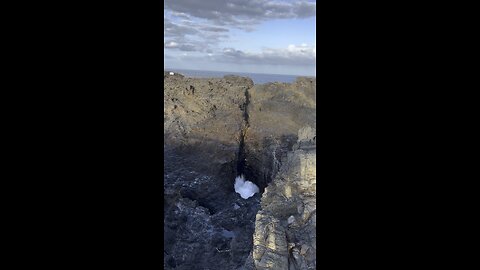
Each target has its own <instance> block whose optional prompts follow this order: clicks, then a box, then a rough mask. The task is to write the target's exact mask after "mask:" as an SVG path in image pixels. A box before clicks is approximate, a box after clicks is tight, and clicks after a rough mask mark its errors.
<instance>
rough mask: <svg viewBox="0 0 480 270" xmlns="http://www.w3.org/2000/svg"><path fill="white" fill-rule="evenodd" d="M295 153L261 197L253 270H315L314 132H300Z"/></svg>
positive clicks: (257, 218)
mask: <svg viewBox="0 0 480 270" xmlns="http://www.w3.org/2000/svg"><path fill="white" fill-rule="evenodd" d="M298 137H299V140H298V143H297V144H296V145H295V147H294V151H293V152H291V153H288V154H287V158H286V160H285V161H284V162H283V164H282V166H281V169H280V171H279V172H278V174H277V176H276V178H275V179H274V181H273V182H272V183H270V184H269V185H268V187H267V188H266V189H265V192H264V193H263V196H262V202H261V210H260V211H259V212H258V213H257V216H256V222H255V234H254V249H253V259H254V261H255V266H256V269H258V270H264V269H291V270H293V269H316V256H315V253H316V252H315V250H316V234H315V228H316V155H315V154H316V145H315V144H316V143H315V141H316V140H315V129H313V128H311V127H309V126H308V127H305V128H303V129H301V130H300V131H299V135H298Z"/></svg>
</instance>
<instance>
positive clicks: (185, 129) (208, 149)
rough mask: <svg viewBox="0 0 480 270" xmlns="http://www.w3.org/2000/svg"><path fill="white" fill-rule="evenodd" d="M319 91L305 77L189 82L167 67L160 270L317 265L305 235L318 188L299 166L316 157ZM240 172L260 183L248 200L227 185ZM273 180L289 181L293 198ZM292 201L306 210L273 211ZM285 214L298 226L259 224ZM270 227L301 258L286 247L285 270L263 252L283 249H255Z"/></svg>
mask: <svg viewBox="0 0 480 270" xmlns="http://www.w3.org/2000/svg"><path fill="white" fill-rule="evenodd" d="M315 87H316V85H315V80H314V79H313V80H312V79H307V78H299V79H298V80H297V81H296V82H295V83H294V84H278V83H276V84H266V85H254V84H253V82H252V80H250V79H248V78H243V77H236V76H225V77H224V78H221V79H193V78H188V77H184V76H182V75H180V74H175V75H170V74H169V73H167V72H166V73H164V139H165V144H164V157H165V158H164V168H165V169H164V176H165V183H164V194H165V199H164V202H165V204H164V212H165V214H164V220H165V227H164V236H165V238H164V239H165V240H164V241H165V242H164V247H165V250H164V267H165V269H267V268H268V269H289V268H288V267H289V266H288V265H289V264H291V265H292V266H290V268H291V269H308V268H305V267H309V266H311V265H312V260H313V265H314V262H315V260H314V257H313V259H312V257H311V254H310V253H311V252H313V250H314V248H315V246H314V244H312V243H311V242H308V241H303V240H302V239H303V238H302V237H310V238H311V235H312V232H313V234H314V225H313V227H312V225H311V222H312V221H311V220H314V218H312V217H311V215H312V214H311V212H312V210H311V208H312V207H311V203H312V200H311V199H312V198H311V196H313V198H314V197H315V190H314V189H313V190H312V186H311V185H312V183H311V182H312V181H310V180H311V179H310V178H311V177H312V176H311V173H310V174H302V173H301V172H299V171H298V168H300V167H301V166H303V165H298V164H300V163H301V162H300V161H301V160H303V161H302V162H305V155H307V156H308V155H310V156H308V158H306V160H309V161H308V162H307V163H308V164H309V165H308V166H309V168H310V166H311V162H312V160H311V155H312V153H315V150H314V149H315V147H312V143H311V142H312V140H313V141H314V139H315V138H313V139H312V137H314V136H315V135H312V134H314V131H312V130H314V128H315V118H316V117H315V106H316V102H315ZM304 126H310V127H312V128H311V129H308V128H307V129H302V127H304ZM299 130H302V131H301V132H300V135H299V133H298V132H299ZM305 134H307V135H305ZM299 136H300V141H298V138H299ZM305 137H308V138H310V139H311V140H310V141H309V140H307V141H308V142H306V141H305V140H304V139H302V138H305ZM305 145H308V146H306V148H305ZM313 145H314V144H313ZM302 153H303V154H302ZM302 155H303V156H302ZM313 155H314V154H313ZM302 157H303V159H302ZM298 162H300V163H298ZM309 162H310V163H309ZM301 164H303V163H301ZM298 166H300V167H298ZM309 170H311V168H310V169H309ZM240 174H244V175H245V176H246V179H247V180H250V181H252V182H254V183H255V184H257V185H258V186H259V187H260V193H259V194H255V195H254V196H253V197H251V198H249V199H247V200H244V199H242V198H241V197H240V196H239V194H237V193H235V192H234V188H233V183H234V180H235V177H236V176H237V175H240ZM294 175H298V177H294ZM308 177H310V178H308ZM313 177H314V176H313ZM307 178H308V179H310V180H307ZM314 178H315V177H314ZM272 180H273V182H272ZM305 181H307V182H308V181H310V182H308V183H307V182H305ZM276 186H289V188H290V193H289V196H290V198H289V200H291V201H289V200H286V201H283V197H282V200H280V198H277V197H276V196H273V197H272V196H271V195H269V194H272V193H276V192H277V191H275V188H276ZM266 187H267V188H266ZM265 188H266V189H265ZM305 190H308V192H305ZM264 191H265V192H264ZM262 194H263V195H262ZM307 194H308V196H310V197H308V196H307ZM312 194H313V195H312ZM302 196H303V197H302ZM287 198H288V197H287ZM292 202H294V203H295V204H296V205H304V206H303V208H302V210H303V211H305V212H302V213H301V214H299V213H297V212H298V211H299V210H298V209H297V210H296V211H297V212H295V213H294V212H293V210H289V209H290V208H291V207H290V208H288V207H287V208H285V209H282V211H277V208H275V207H281V205H283V204H285V203H287V204H289V206H290V205H292V204H291V203H292ZM313 207H314V206H313ZM260 208H261V209H260ZM305 209H306V210H305ZM259 210H260V211H259ZM307 212H308V213H310V214H309V217H308V220H307V217H304V213H307ZM257 213H258V214H257ZM259 215H260V216H259ZM285 215H288V216H287V217H286V218H287V219H288V218H289V217H290V216H294V218H295V222H297V223H291V224H299V225H298V226H299V227H288V226H287V225H288V224H287V225H285V226H286V227H284V230H280V231H279V232H276V231H275V230H273V229H271V228H270V227H268V226H267V225H265V224H269V223H270V219H272V220H275V219H278V220H279V223H278V224H280V223H281V222H283V219H284V216H285ZM302 222H306V223H305V224H303V223H302ZM287 223H288V222H287ZM282 224H283V223H282ZM300 224H303V225H300ZM282 226H283V225H282ZM302 226H303V227H302ZM266 227H268V228H269V229H268V231H266V232H265V235H269V237H270V238H268V239H270V240H268V239H267V241H271V236H270V235H271V234H272V233H274V234H275V233H279V234H283V233H284V238H285V241H286V242H287V244H286V246H287V247H289V246H291V245H292V244H295V245H296V248H297V249H299V252H300V253H299V254H300V255H299V256H304V255H305V254H307V257H306V259H305V260H303V261H302V260H301V258H303V257H299V256H297V255H294V254H296V253H295V252H296V249H294V248H288V249H287V250H286V252H287V253H286V254H287V256H286V257H285V258H287V264H282V266H279V267H284V266H285V265H286V267H287V268H272V266H271V265H269V264H268V262H267V261H268V260H269V259H268V258H269V257H268V256H269V255H268V254H269V252H276V250H277V249H278V251H280V250H281V252H283V251H284V248H283V247H284V245H282V244H281V243H279V244H278V245H276V246H275V247H276V249H273V251H272V250H261V248H260V246H261V245H262V244H265V243H263V242H261V241H260V240H261V238H258V237H259V236H261V235H262V233H260V231H261V230H264V228H266ZM289 228H294V229H289ZM300 228H302V229H300ZM287 229H288V230H287ZM309 230H310V231H309ZM303 233H308V234H306V235H303ZM254 236H255V241H256V242H255V243H254ZM287 236H288V237H287ZM257 238H258V239H257ZM310 238H309V239H310ZM254 244H255V246H254ZM304 244H305V247H304V249H303V250H302V247H303V245H304ZM307 246H308V248H309V249H310V251H308V252H310V253H308V252H307V251H306V249H305V248H307ZM282 254H283V253H282ZM313 254H314V253H313ZM292 256H293V257H292ZM295 256H296V257H295ZM308 256H310V257H308ZM290 257H291V258H290ZM282 258H283V257H282ZM292 258H293V259H292ZM262 267H263V268H262ZM273 267H276V266H273ZM293 267H297V268H293ZM302 267H303V268H302Z"/></svg>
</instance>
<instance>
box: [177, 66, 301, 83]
mask: <svg viewBox="0 0 480 270" xmlns="http://www.w3.org/2000/svg"><path fill="white" fill-rule="evenodd" d="M168 71H172V72H177V73H180V74H183V75H185V76H187V77H192V78H223V76H225V75H237V76H243V77H249V78H250V79H252V80H253V82H254V83H255V84H263V83H269V82H282V83H292V82H294V81H295V80H296V79H297V77H298V76H295V75H278V74H261V73H242V72H220V71H208V70H188V69H168Z"/></svg>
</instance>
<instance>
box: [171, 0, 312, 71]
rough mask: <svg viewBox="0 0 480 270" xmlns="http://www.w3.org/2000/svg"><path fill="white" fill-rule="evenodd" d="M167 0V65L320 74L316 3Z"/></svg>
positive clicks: (305, 0)
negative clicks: (317, 67)
mask: <svg viewBox="0 0 480 270" xmlns="http://www.w3.org/2000/svg"><path fill="white" fill-rule="evenodd" d="M164 1H165V2H164V3H165V4H164V10H163V11H164V15H163V16H164V17H163V18H164V19H163V20H164V28H163V36H164V44H163V49H164V53H165V54H164V55H165V56H164V63H165V64H164V68H165V69H194V70H211V71H226V72H248V73H267V74H286V75H305V76H315V61H316V29H315V28H316V25H315V20H316V2H315V1H311V0H302V1H292V0H276V1H270V0H164Z"/></svg>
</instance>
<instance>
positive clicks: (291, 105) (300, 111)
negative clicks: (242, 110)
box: [245, 77, 316, 190]
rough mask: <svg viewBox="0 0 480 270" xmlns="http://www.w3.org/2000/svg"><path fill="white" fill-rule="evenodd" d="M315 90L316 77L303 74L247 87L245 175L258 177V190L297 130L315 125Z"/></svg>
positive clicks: (288, 149)
mask: <svg viewBox="0 0 480 270" xmlns="http://www.w3.org/2000/svg"><path fill="white" fill-rule="evenodd" d="M315 91H316V80H315V79H311V78H303V77H301V78H298V79H297V81H296V82H295V83H293V84H287V83H269V84H264V85H255V86H254V87H253V88H252V89H251V90H249V91H248V94H249V96H248V98H249V100H248V115H249V128H248V129H247V132H246V136H245V155H246V156H247V157H248V158H247V160H246V165H245V167H246V171H247V172H248V173H246V177H247V178H249V179H250V178H254V179H258V184H259V187H260V189H261V190H263V188H264V187H265V186H266V185H267V184H268V182H270V181H271V179H273V178H274V177H275V174H276V172H277V171H278V169H279V167H280V164H281V163H282V159H284V158H285V157H286V153H287V152H288V151H291V150H292V146H293V144H294V143H295V142H296V141H297V132H298V130H299V129H300V128H302V127H303V126H305V125H309V126H312V127H313V128H315V127H316V92H315ZM257 168H258V169H257Z"/></svg>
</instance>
